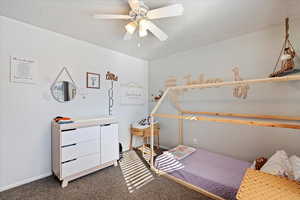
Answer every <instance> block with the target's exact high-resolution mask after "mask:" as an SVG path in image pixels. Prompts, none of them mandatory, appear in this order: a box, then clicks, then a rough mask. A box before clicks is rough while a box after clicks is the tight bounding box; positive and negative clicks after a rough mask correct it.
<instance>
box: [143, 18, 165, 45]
mask: <svg viewBox="0 0 300 200" xmlns="http://www.w3.org/2000/svg"><path fill="white" fill-rule="evenodd" d="M143 23H144V24H143V26H144V27H145V28H146V30H149V31H150V32H151V33H153V35H155V36H156V37H157V38H158V39H159V40H160V41H166V40H167V39H168V35H167V34H165V33H164V32H163V31H162V30H161V29H160V28H158V27H157V26H156V25H155V24H153V23H152V22H151V21H148V20H144V22H143Z"/></svg>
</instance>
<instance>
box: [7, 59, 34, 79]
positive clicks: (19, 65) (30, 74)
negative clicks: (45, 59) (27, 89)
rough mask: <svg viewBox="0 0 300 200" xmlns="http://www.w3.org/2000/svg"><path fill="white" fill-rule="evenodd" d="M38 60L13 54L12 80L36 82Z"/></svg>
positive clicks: (11, 61) (11, 65)
mask: <svg viewBox="0 0 300 200" xmlns="http://www.w3.org/2000/svg"><path fill="white" fill-rule="evenodd" d="M36 76H37V67H36V61H34V60H32V59H25V58H18V57H15V56H11V59H10V80H11V82H15V83H27V84H34V83H35V82H36Z"/></svg>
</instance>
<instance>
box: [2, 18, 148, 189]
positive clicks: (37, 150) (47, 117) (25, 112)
mask: <svg viewBox="0 0 300 200" xmlns="http://www.w3.org/2000/svg"><path fill="white" fill-rule="evenodd" d="M79 28H80V27H79ZM99 37H101V35H99ZM112 42H113V41H112ZM0 50H1V51H0V131H1V132H0V163H1V164H0V191H1V190H4V189H7V188H9V187H12V186H15V185H18V184H20V183H24V182H27V181H30V180H34V179H35V178H38V177H42V176H45V175H49V174H50V173H51V163H50V162H51V153H50V152H51V151H50V150H51V138H50V121H51V119H52V118H54V117H55V116H58V115H63V116H71V117H74V118H89V117H97V116H101V115H106V114H107V113H108V111H107V107H108V95H107V89H108V87H109V82H108V81H106V80H105V73H106V71H107V70H110V71H112V72H114V73H116V74H117V75H118V76H119V79H120V81H119V83H117V84H116V90H115V95H116V107H115V108H114V111H115V112H114V115H115V116H117V117H118V118H119V121H120V133H119V137H120V141H121V142H122V143H123V145H124V147H125V148H128V143H129V124H130V123H131V122H132V121H135V120H138V119H140V118H141V117H142V116H145V115H146V114H147V113H148V104H147V102H146V100H147V98H146V100H145V105H140V106H120V97H119V96H118V88H119V85H120V83H127V82H130V81H134V82H137V83H138V84H140V85H142V86H144V88H145V91H146V92H147V90H148V62H146V61H144V60H140V59H136V58H133V57H130V56H127V55H124V54H121V53H117V52H114V51H111V50H108V49H104V48H101V47H98V46H95V45H92V44H89V43H86V42H83V41H79V40H75V39H72V38H70V37H67V36H64V35H60V34H57V33H54V32H50V31H47V30H43V29H40V28H37V27H34V26H31V25H28V24H24V23H21V22H18V21H14V20H12V19H8V18H5V17H1V16H0ZM14 55H16V56H19V57H25V58H33V59H35V60H36V61H37V62H38V80H37V83H36V84H35V85H26V84H16V83H11V82H10V80H9V74H10V56H14ZM64 66H66V67H67V68H68V69H69V71H70V73H71V75H72V76H73V79H74V80H75V82H76V84H77V86H78V87H79V88H81V89H80V92H81V93H86V92H88V93H92V94H90V95H87V96H86V99H84V98H82V96H77V97H76V99H75V100H74V101H73V102H70V103H58V102H56V101H55V100H53V98H52V97H51V95H50V90H49V88H50V86H51V84H52V82H53V81H54V79H55V78H56V76H57V74H58V72H59V71H60V69H61V68H62V67H64ZM86 72H95V73H100V74H101V89H100V90H93V89H83V88H85V80H86Z"/></svg>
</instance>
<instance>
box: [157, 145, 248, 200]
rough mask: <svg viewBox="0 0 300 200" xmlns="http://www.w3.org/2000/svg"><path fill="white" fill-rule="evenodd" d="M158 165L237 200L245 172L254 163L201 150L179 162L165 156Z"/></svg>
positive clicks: (161, 157) (214, 192)
mask: <svg viewBox="0 0 300 200" xmlns="http://www.w3.org/2000/svg"><path fill="white" fill-rule="evenodd" d="M155 165H156V167H157V168H158V169H160V170H162V171H165V172H167V173H169V174H170V175H173V176H175V177H177V178H179V179H181V180H184V181H186V182H188V183H190V184H193V185H195V186H197V187H200V188H202V189H205V190H206V191H208V192H210V193H213V194H215V195H218V196H220V197H222V198H224V199H230V200H234V199H236V198H235V196H236V193H237V191H238V189H239V186H240V184H241V181H242V179H243V176H244V174H245V171H246V169H247V168H249V167H250V165H251V164H250V163H248V162H245V161H241V160H236V159H233V158H230V157H226V156H222V155H219V154H216V153H211V152H208V151H205V150H202V149H198V150H196V151H195V152H194V153H192V154H191V155H189V156H188V157H186V158H184V159H182V160H180V161H177V160H176V159H174V158H173V157H172V156H171V155H168V154H162V155H160V156H159V157H158V158H157V159H156V163H155Z"/></svg>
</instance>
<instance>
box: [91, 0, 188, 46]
mask: <svg viewBox="0 0 300 200" xmlns="http://www.w3.org/2000/svg"><path fill="white" fill-rule="evenodd" d="M128 4H129V6H130V8H131V11H130V12H129V15H101V14H96V15H94V18H95V19H123V20H124V19H125V20H131V22H130V23H128V24H127V25H126V26H125V29H126V34H125V36H124V40H130V39H131V38H132V35H133V34H134V33H135V32H136V30H137V28H138V32H139V33H138V35H139V37H146V36H147V35H148V31H149V32H151V33H152V34H153V35H154V36H156V37H157V38H158V39H159V40H160V41H165V40H167V39H168V35H167V34H166V33H164V32H163V31H162V30H161V29H160V28H159V27H157V26H156V25H155V24H154V23H153V22H151V21H150V20H152V19H160V18H166V17H176V16H180V15H183V12H184V8H183V6H182V4H174V5H171V6H166V7H162V8H157V9H154V10H150V9H149V7H148V6H146V5H145V4H144V2H143V1H140V0H128Z"/></svg>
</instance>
